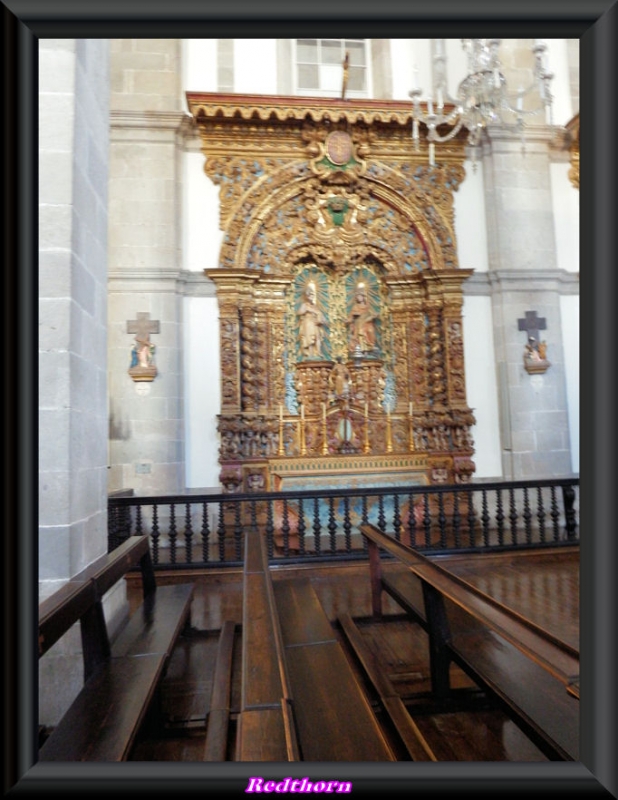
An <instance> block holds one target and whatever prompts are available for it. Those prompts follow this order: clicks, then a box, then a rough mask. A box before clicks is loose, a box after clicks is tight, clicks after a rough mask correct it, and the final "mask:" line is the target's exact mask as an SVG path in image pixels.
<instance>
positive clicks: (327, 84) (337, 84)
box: [295, 39, 369, 97]
mask: <svg viewBox="0 0 618 800" xmlns="http://www.w3.org/2000/svg"><path fill="white" fill-rule="evenodd" d="M295 41H296V61H295V64H296V74H295V85H296V91H297V93H298V94H304V95H320V96H328V97H340V96H341V89H342V85H343V62H344V59H345V56H346V53H349V67H348V83H347V88H346V97H368V96H369V73H368V63H367V62H368V59H367V53H368V44H367V40H366V39H296V40H295Z"/></svg>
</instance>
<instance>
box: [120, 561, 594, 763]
mask: <svg viewBox="0 0 618 800" xmlns="http://www.w3.org/2000/svg"><path fill="white" fill-rule="evenodd" d="M440 563H441V564H442V565H444V566H447V567H448V569H450V570H452V571H453V572H454V573H456V574H458V575H460V576H461V577H463V578H465V579H466V580H469V581H470V582H471V583H474V584H475V585H476V586H478V587H479V588H480V589H482V590H483V591H485V592H487V593H488V594H491V595H492V596H494V597H496V598H497V599H499V600H500V601H501V602H503V603H505V604H506V605H509V606H510V607H511V608H513V609H515V610H516V611H518V612H519V613H521V614H523V615H524V616H527V617H528V618H529V619H531V620H533V621H534V622H535V623H536V624H538V625H540V626H541V627H543V628H545V629H546V630H547V631H549V632H551V633H552V634H554V635H555V636H558V637H559V638H561V639H562V640H563V641H565V642H567V643H569V644H571V645H574V646H576V647H578V642H579V553H578V550H577V549H576V548H573V549H571V548H569V549H568V550H566V549H563V550H560V551H551V552H548V553H539V552H536V553H525V554H519V553H518V554H516V555H515V554H502V555H500V556H489V557H488V556H484V557H483V558H482V559H479V557H478V556H470V555H467V556H456V557H448V558H446V557H442V558H441V559H440ZM388 568H389V569H398V568H399V567H398V566H397V565H396V564H394V563H393V564H392V565H390V564H389V567H388ZM300 573H302V574H303V575H307V576H309V577H310V579H311V582H312V584H313V586H314V588H315V589H316V592H317V593H318V596H319V597H320V600H321V602H322V604H323V606H324V609H325V611H326V613H327V615H328V617H329V619H330V620H331V621H332V622H333V625H334V627H335V630H337V632H338V628H337V624H336V620H337V617H338V616H339V615H340V614H342V613H344V612H347V613H350V614H351V615H352V616H353V618H354V620H355V621H356V623H357V625H358V626H359V628H360V629H361V632H362V634H363V637H364V638H365V640H366V643H367V644H368V645H369V647H371V649H372V650H373V651H374V653H376V655H377V656H378V657H379V658H380V660H381V662H382V664H383V665H384V667H385V669H386V670H387V674H388V675H389V677H390V679H391V681H392V682H393V683H394V685H395V686H396V687H397V689H398V691H399V693H400V695H401V697H402V699H403V700H404V702H405V703H406V705H408V707H409V708H410V709H412V713H413V714H414V708H415V705H414V698H417V697H418V696H419V694H420V695H422V693H423V692H426V691H428V690H429V686H430V684H429V659H428V646H427V636H426V635H425V633H424V632H423V631H422V629H421V628H420V627H419V626H418V625H416V624H414V623H412V622H411V621H410V620H408V619H406V618H405V617H404V616H403V615H402V614H401V609H399V607H398V606H397V605H396V604H395V603H394V601H393V600H391V599H390V598H385V606H384V607H385V611H386V612H387V613H386V616H385V619H384V621H382V622H380V623H378V622H376V621H375V620H372V618H371V605H370V592H369V569H368V565H367V564H365V563H358V562H355V563H350V564H345V565H341V564H339V565H321V566H320V567H319V568H315V567H307V566H305V567H293V568H292V567H286V568H275V569H274V574H273V578H274V580H277V579H278V578H279V577H290V576H293V575H294V574H300ZM186 577H187V576H186V574H178V573H175V574H166V575H165V574H164V575H160V576H158V580H159V583H161V584H164V583H170V582H174V581H184V580H186ZM191 577H192V579H195V581H196V592H195V599H194V602H193V608H192V625H193V632H192V634H191V635H190V636H187V637H183V638H182V640H181V642H180V644H179V645H178V647H177V648H176V650H175V652H174V655H173V658H172V661H171V664H170V667H169V669H168V672H167V675H166V677H165V679H164V684H163V709H164V712H165V715H166V718H167V726H166V729H165V731H162V732H160V735H157V737H156V738H149V737H148V736H147V735H145V736H143V737H142V738H141V739H140V741H139V742H138V744H137V746H136V748H135V750H134V753H133V756H132V760H136V761H150V760H156V761H200V760H201V758H202V750H203V746H204V738H205V719H206V716H207V713H208V705H209V699H210V692H211V688H212V687H211V681H210V676H211V675H212V673H213V670H214V664H215V656H216V647H217V638H218V634H219V631H220V629H221V626H222V623H223V622H224V621H225V620H229V619H231V620H234V621H235V622H236V623H238V628H237V634H236V637H237V638H236V643H235V647H234V664H233V677H232V726H231V732H230V733H231V735H230V740H231V741H233V736H234V732H235V717H236V713H237V711H238V708H239V705H240V665H241V662H240V646H241V639H240V623H241V619H242V573H241V572H240V571H237V570H235V571H229V570H225V571H223V570H222V571H217V572H213V571H209V572H207V573H206V574H204V573H201V574H197V573H193V572H192V573H191ZM138 596H139V585H138V583H137V581H135V582H130V583H129V600H130V603H132V604H135V603H136V602H137V599H138ZM340 638H341V636H340ZM342 641H343V639H342ZM351 661H352V663H353V664H354V661H353V659H352V658H351ZM354 666H355V669H356V668H357V667H356V665H355V664H354ZM452 682H453V685H454V686H458V687H470V688H474V687H473V684H471V682H470V680H469V679H468V678H467V676H465V675H464V674H463V673H462V672H461V671H459V670H458V668H456V667H453V668H452ZM414 719H415V721H416V722H417V724H418V725H419V727H420V728H421V730H422V731H423V733H424V734H425V736H426V737H427V739H428V741H429V743H430V745H431V746H432V747H433V748H434V751H435V752H436V753H437V755H438V757H439V760H443V761H545V760H546V758H545V756H544V755H543V754H542V753H540V752H539V750H538V749H537V748H536V747H535V746H534V745H533V744H532V743H531V742H530V741H529V740H528V739H527V738H526V737H525V736H524V735H523V734H522V733H521V731H520V730H519V729H518V728H517V726H516V725H515V724H514V723H512V722H511V721H510V720H509V719H508V718H507V717H505V716H504V714H502V713H501V712H499V711H496V710H484V711H478V710H477V711H474V712H458V713H456V714H445V713H442V714H440V715H434V716H432V715H426V714H418V715H416V714H415V715H414ZM228 758H229V759H230V760H233V755H232V752H231V745H230V752H229V754H228ZM403 759H404V756H403V754H402V760H403Z"/></svg>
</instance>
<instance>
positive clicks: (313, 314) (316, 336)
mask: <svg viewBox="0 0 618 800" xmlns="http://www.w3.org/2000/svg"><path fill="white" fill-rule="evenodd" d="M296 315H297V317H298V320H299V324H298V336H299V340H300V349H301V353H302V355H303V357H304V358H322V357H323V355H324V354H323V352H322V342H323V338H324V328H325V326H326V317H325V316H324V314H323V313H322V312H321V311H320V309H319V308H318V306H317V295H316V289H315V283H313V282H310V283H308V284H307V288H306V289H305V299H304V300H303V302H302V303H301V305H300V308H299V309H298V311H297V312H296Z"/></svg>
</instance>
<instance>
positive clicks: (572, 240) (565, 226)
mask: <svg viewBox="0 0 618 800" xmlns="http://www.w3.org/2000/svg"><path fill="white" fill-rule="evenodd" d="M570 166H571V165H570V164H568V163H567V164H551V165H550V181H551V196H552V206H553V210H554V232H555V235H556V259H557V266H558V268H559V269H564V270H566V271H567V272H579V191H578V190H577V189H576V188H575V187H574V186H573V184H572V183H571V181H570V180H569V169H570Z"/></svg>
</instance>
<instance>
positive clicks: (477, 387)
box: [462, 296, 502, 478]
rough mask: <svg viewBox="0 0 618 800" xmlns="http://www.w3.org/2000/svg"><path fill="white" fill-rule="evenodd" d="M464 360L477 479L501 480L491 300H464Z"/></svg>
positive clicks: (479, 298)
mask: <svg viewBox="0 0 618 800" xmlns="http://www.w3.org/2000/svg"><path fill="white" fill-rule="evenodd" d="M462 317H463V331H464V359H465V365H466V394H467V400H468V405H469V406H470V408H471V409H472V411H473V412H474V416H475V417H476V425H475V426H474V427H473V429H472V435H473V437H474V449H475V453H474V463H475V464H476V472H475V473H474V478H501V477H502V459H501V452H500V423H499V409H498V388H497V376H496V363H495V354H494V337H493V324H492V315H491V298H489V297H479V296H471V297H464V302H463V310H462Z"/></svg>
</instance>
